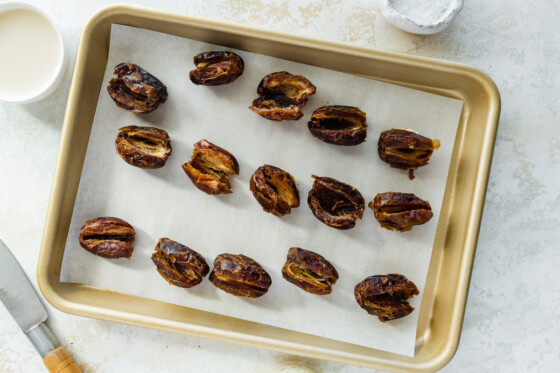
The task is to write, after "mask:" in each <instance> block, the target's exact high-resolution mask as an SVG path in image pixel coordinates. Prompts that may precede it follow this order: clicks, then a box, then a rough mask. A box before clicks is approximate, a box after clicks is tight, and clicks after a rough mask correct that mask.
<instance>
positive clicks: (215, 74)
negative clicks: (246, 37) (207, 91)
mask: <svg viewBox="0 0 560 373" xmlns="http://www.w3.org/2000/svg"><path fill="white" fill-rule="evenodd" d="M194 64H195V66H196V69H195V70H192V71H191V72H190V74H189V77H190V79H191V82H193V83H194V84H196V85H206V86H217V85H223V84H228V83H231V82H233V81H234V80H235V79H237V78H239V76H240V75H241V74H243V70H244V69H245V63H244V62H243V59H242V58H241V57H239V56H238V55H237V54H235V53H233V52H226V51H219V52H204V53H200V54H197V55H196V56H195V57H194Z"/></svg>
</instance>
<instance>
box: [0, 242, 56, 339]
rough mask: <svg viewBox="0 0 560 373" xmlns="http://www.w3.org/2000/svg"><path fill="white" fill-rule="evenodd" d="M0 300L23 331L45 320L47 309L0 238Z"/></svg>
mask: <svg viewBox="0 0 560 373" xmlns="http://www.w3.org/2000/svg"><path fill="white" fill-rule="evenodd" d="M0 266H1V268H2V270H1V271H0V301H2V303H4V305H5V306H6V308H7V309H8V312H10V314H11V315H12V317H13V318H14V319H15V320H16V322H17V323H18V325H19V327H20V328H21V330H23V332H24V333H26V332H28V331H29V329H31V328H32V327H34V326H36V325H37V324H39V323H42V322H44V321H45V320H47V316H48V315H47V310H46V309H45V307H44V306H43V303H41V300H40V299H39V297H38V296H37V293H35V290H34V289H33V286H32V285H31V282H29V279H28V278H27V276H26V275H25V273H24V272H23V269H22V268H21V266H20V265H19V263H18V261H17V259H16V258H15V257H14V255H13V254H12V252H11V251H10V250H9V249H8V248H7V247H6V245H5V244H4V242H2V240H0Z"/></svg>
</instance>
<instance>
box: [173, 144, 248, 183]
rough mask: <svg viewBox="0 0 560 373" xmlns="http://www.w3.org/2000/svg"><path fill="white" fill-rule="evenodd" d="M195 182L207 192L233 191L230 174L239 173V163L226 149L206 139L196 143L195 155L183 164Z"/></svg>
mask: <svg viewBox="0 0 560 373" xmlns="http://www.w3.org/2000/svg"><path fill="white" fill-rule="evenodd" d="M183 170H184V171H185V173H186V174H187V176H188V177H189V178H190V179H191V181H192V182H193V184H194V185H195V186H196V187H197V188H198V189H200V190H202V191H203V192H204V193H207V194H228V193H232V192H231V184H230V180H229V177H230V175H239V164H238V163H237V160H236V159H235V157H234V156H233V155H232V154H231V153H230V152H228V151H227V150H225V149H222V148H220V147H219V146H217V145H214V144H212V143H211V142H209V141H206V140H200V141H199V142H197V143H196V144H194V148H193V156H192V158H191V160H190V161H188V162H187V163H184V164H183Z"/></svg>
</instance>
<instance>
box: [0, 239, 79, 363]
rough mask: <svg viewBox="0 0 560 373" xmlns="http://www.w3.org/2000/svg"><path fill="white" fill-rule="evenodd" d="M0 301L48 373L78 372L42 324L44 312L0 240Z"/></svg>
mask: <svg viewBox="0 0 560 373" xmlns="http://www.w3.org/2000/svg"><path fill="white" fill-rule="evenodd" d="M0 301H2V303H4V305H5V306H6V308H7V309H8V312H10V314H11V315H12V317H13V318H14V319H15V320H16V322H17V323H18V325H19V327H20V328H21V330H23V332H24V333H25V335H26V336H27V338H29V340H30V341H31V343H32V344H33V346H34V347H35V349H36V350H37V352H39V354H40V355H41V357H42V358H43V363H44V364H45V366H46V367H47V369H48V370H49V372H50V373H82V370H81V369H80V367H78V364H76V362H75V361H74V359H72V356H70V354H69V353H68V351H66V349H65V348H64V347H62V346H61V345H60V343H59V342H58V341H57V339H56V337H55V336H54V334H53V333H52V332H51V330H50V329H49V327H48V326H47V325H46V324H45V321H46V320H47V317H48V315H47V310H46V309H45V307H44V306H43V304H42V303H41V300H40V299H39V297H38V296H37V293H35V290H34V289H33V286H32V285H31V282H29V279H28V278H27V276H26V275H25V273H24V272H23V269H22V268H21V266H20V265H19V263H18V261H17V259H16V258H15V257H14V256H13V254H12V252H11V251H10V249H8V247H7V246H6V245H5V244H4V242H2V240H0Z"/></svg>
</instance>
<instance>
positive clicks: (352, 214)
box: [307, 175, 365, 229]
mask: <svg viewBox="0 0 560 373" xmlns="http://www.w3.org/2000/svg"><path fill="white" fill-rule="evenodd" d="M312 177H313V178H314V179H315V181H314V182H313V187H312V189H311V190H310V191H309V194H308V197H307V203H308V204H309V208H311V211H312V212H313V215H315V217H316V218H317V219H319V220H320V221H321V222H322V223H324V224H326V225H328V226H329V227H333V228H336V229H350V228H354V226H355V225H356V220H357V219H361V218H362V215H363V213H364V207H365V201H364V198H363V197H362V194H361V193H360V192H359V191H358V190H357V189H356V188H354V187H352V186H350V185H348V184H345V183H343V182H340V181H338V180H335V179H333V178H330V177H318V176H315V175H313V176H312Z"/></svg>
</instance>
